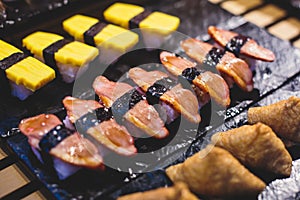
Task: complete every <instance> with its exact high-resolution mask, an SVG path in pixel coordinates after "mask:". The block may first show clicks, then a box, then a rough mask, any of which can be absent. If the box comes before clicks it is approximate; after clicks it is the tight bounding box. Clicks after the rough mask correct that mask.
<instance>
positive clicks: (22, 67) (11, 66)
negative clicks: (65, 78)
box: [0, 40, 55, 100]
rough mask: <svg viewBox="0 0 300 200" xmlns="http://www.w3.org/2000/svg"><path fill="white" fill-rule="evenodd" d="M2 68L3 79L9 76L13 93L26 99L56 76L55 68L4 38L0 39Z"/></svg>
mask: <svg viewBox="0 0 300 200" xmlns="http://www.w3.org/2000/svg"><path fill="white" fill-rule="evenodd" d="M0 68H1V71H2V74H3V77H1V79H2V80H5V79H6V78H7V80H8V81H9V84H10V87H11V93H12V95H13V96H16V97H18V98H19V99H20V100H25V99H26V98H27V97H28V96H29V95H31V94H33V93H34V92H35V91H37V90H38V89H40V88H42V87H43V86H45V85H47V84H48V83H49V82H51V81H52V80H53V79H54V78H55V71H54V70H53V69H51V68H50V67H48V66H47V65H45V64H44V63H42V62H40V61H39V60H37V59H35V58H33V57H31V56H27V55H25V54H24V53H23V52H22V51H21V50H20V49H18V48H16V47H14V46H12V45H10V44H8V43H6V42H4V41H3V40H0ZM1 88H4V86H3V85H2V86H1Z"/></svg>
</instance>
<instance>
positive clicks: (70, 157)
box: [19, 114, 102, 168]
mask: <svg viewBox="0 0 300 200" xmlns="http://www.w3.org/2000/svg"><path fill="white" fill-rule="evenodd" d="M58 125H62V123H61V122H60V120H59V119H58V118H57V117H56V116H55V115H52V114H49V115H46V114H41V115H38V116H35V117H31V118H28V119H24V120H22V121H21V123H20V125H19V128H20V131H21V132H22V133H23V134H24V135H26V136H27V137H28V141H29V144H30V145H31V146H32V147H33V148H35V149H38V150H41V149H40V146H39V142H40V141H41V139H42V138H43V136H45V135H46V134H47V133H48V132H49V131H50V130H52V129H53V128H55V127H56V126H58ZM49 154H50V155H52V156H54V157H56V158H58V159H60V160H62V161H64V162H66V163H69V164H72V165H75V166H80V167H88V168H98V167H101V166H102V157H101V156H100V154H99V152H98V150H97V148H96V147H95V146H94V145H93V144H92V143H91V142H90V141H89V140H87V139H85V138H83V137H81V136H80V135H79V134H78V133H73V134H72V135H70V136H68V137H66V138H65V139H64V140H62V141H61V142H60V143H58V144H57V145H56V146H55V147H53V148H51V150H50V151H49Z"/></svg>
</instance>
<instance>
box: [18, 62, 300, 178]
mask: <svg viewBox="0 0 300 200" xmlns="http://www.w3.org/2000/svg"><path fill="white" fill-rule="evenodd" d="M129 77H131V78H132V79H133V80H134V81H135V82H136V83H137V85H138V86H139V87H140V89H141V90H142V91H144V93H141V91H139V90H137V89H135V88H133V87H132V86H130V85H129V84H126V83H122V82H113V81H109V80H108V79H107V78H105V77H104V76H99V77H97V78H96V79H95V81H94V83H93V88H94V90H95V92H96V94H97V95H98V96H99V98H100V100H101V103H103V104H104V106H105V107H103V106H102V105H101V104H100V103H99V102H96V101H93V100H80V99H76V98H73V97H66V98H65V99H64V100H63V104H64V106H65V108H66V110H67V115H68V118H67V119H66V120H65V125H66V126H67V127H68V128H69V129H65V128H63V127H62V126H61V124H62V123H61V122H60V121H59V120H58V119H57V118H56V117H55V116H53V115H40V116H37V117H33V118H30V119H26V120H23V121H22V122H21V124H20V130H21V131H22V132H23V133H24V134H25V135H27V137H28V138H29V143H30V145H31V146H32V147H33V148H34V149H38V150H41V149H43V150H44V151H47V152H49V153H51V151H52V150H51V149H52V148H53V147H56V145H58V144H60V143H61V142H63V141H64V140H63V141H60V140H61V139H65V138H67V137H68V136H70V135H74V136H72V137H76V140H78V139H80V138H81V135H80V134H79V133H77V132H76V134H71V132H70V131H69V130H73V132H74V131H75V130H76V129H77V131H79V132H80V133H87V134H88V135H90V136H92V137H93V138H94V139H95V140H96V141H98V143H99V144H100V145H102V146H105V147H106V148H107V149H109V150H111V151H114V152H116V153H119V154H121V155H126V156H128V155H133V154H134V153H135V152H136V148H135V147H134V143H133V142H134V141H133V138H132V136H131V135H130V134H129V132H128V131H127V129H126V126H127V127H128V125H129V126H130V125H131V126H130V130H131V131H132V130H133V129H132V127H133V126H134V127H136V129H137V130H139V131H141V132H142V134H144V133H146V134H148V135H150V136H153V137H156V138H163V137H166V136H167V135H168V134H169V133H168V130H167V129H166V128H165V126H164V125H165V122H166V121H164V120H163V119H161V118H160V117H161V116H162V115H161V114H160V113H159V112H158V111H157V110H156V109H155V108H154V107H153V105H152V104H156V103H159V102H162V105H163V107H164V108H165V113H166V115H167V116H168V118H169V121H172V120H174V119H175V118H176V117H177V116H178V113H180V114H182V115H183V116H185V117H186V118H187V119H189V120H190V121H191V122H194V123H197V122H199V121H200V116H199V113H198V103H197V99H196V97H195V95H194V94H193V93H192V92H191V91H190V90H188V89H185V88H182V87H181V85H180V84H178V83H177V82H176V81H174V80H172V79H170V78H168V77H167V75H166V74H164V73H163V72H160V71H152V72H146V71H145V70H143V69H141V68H132V69H131V70H130V71H129ZM165 83H167V85H166V84H165ZM147 100H148V101H147ZM293 105H294V104H293ZM292 110H293V109H292ZM176 112H177V114H176ZM273 113H275V112H273ZM124 121H125V123H124ZM260 121H261V120H260ZM295 123H297V122H295ZM123 124H124V125H125V126H123ZM277 124H278V123H277ZM289 124H290V123H289ZM74 125H75V127H74ZM295 126H296V127H297V126H298V125H297V124H295ZM280 127H282V125H280ZM275 130H277V129H275ZM59 131H62V132H63V135H64V136H61V135H60V134H58V133H57V132H59ZM48 132H50V133H49V134H48ZM280 132H282V131H280ZM51 134H54V135H56V136H55V137H54V138H55V139H53V136H51ZM139 134H140V133H139ZM45 135H46V139H43V138H44V137H45ZM136 136H139V135H136ZM49 138H52V139H51V142H49V141H48V140H49ZM57 138H59V141H57ZM74 140H75V139H74ZM41 141H43V142H41ZM82 141H83V142H84V141H85V140H82ZM85 142H88V141H85ZM62 144H66V145H71V146H65V145H62V146H63V147H61V145H60V146H58V150H53V151H54V152H56V151H58V152H59V151H63V150H60V148H67V149H68V148H71V147H72V148H75V149H76V147H73V146H72V145H73V143H72V142H66V143H65V142H63V143H62ZM78 144H82V143H78ZM41 145H42V146H43V147H41ZM92 145H93V144H92V143H88V145H87V146H92ZM50 147H51V148H50ZM78 148H81V150H83V149H82V146H80V147H78ZM91 148H92V147H91ZM45 149H46V150H45ZM54 149H55V148H54ZM92 149H94V150H93V151H92V154H86V156H88V157H89V158H88V159H86V158H82V157H81V156H80V155H77V154H76V153H75V154H74V151H72V153H73V154H72V156H76V157H78V158H80V159H81V160H80V161H76V159H74V158H72V156H70V154H68V156H65V155H64V154H59V156H62V157H59V158H60V159H63V160H64V161H67V162H70V160H71V161H72V164H76V162H79V163H80V164H79V166H86V167H95V163H97V164H98V165H99V166H102V156H103V151H101V152H98V151H96V148H94V147H93V148H92ZM64 151H66V152H67V153H68V152H69V153H70V152H71V151H69V150H64ZM64 151H63V152H64ZM93 154H97V156H96V158H97V161H98V162H96V160H93V159H92V157H93ZM51 155H53V156H58V154H55V153H54V154H51ZM83 157H84V156H83ZM100 158H101V159H100ZM91 159H92V161H94V163H93V164H94V165H93V164H92V165H91V164H90V163H89V162H87V161H90V160H91ZM74 162H75V163H74ZM77 165H78V163H77ZM70 171H71V172H73V170H67V172H70ZM66 176H67V175H65V174H63V175H61V177H66Z"/></svg>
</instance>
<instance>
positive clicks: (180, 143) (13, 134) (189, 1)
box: [0, 0, 300, 199]
mask: <svg viewBox="0 0 300 200" xmlns="http://www.w3.org/2000/svg"><path fill="white" fill-rule="evenodd" d="M113 2H115V1H101V2H98V1H91V0H88V1H83V0H76V1H74V2H73V4H71V2H70V5H66V6H65V10H64V12H63V11H62V10H61V9H56V10H55V12H56V14H57V15H56V16H55V18H53V17H51V16H52V15H51V14H49V12H46V11H45V12H43V14H42V13H41V14H37V15H36V16H32V18H30V17H29V18H28V19H27V20H26V22H25V21H24V23H20V24H16V25H15V26H14V27H7V29H4V31H3V32H1V37H2V39H4V40H6V41H8V42H10V43H12V44H14V45H15V46H17V47H19V48H22V46H21V40H22V38H23V37H24V36H26V35H28V34H29V33H31V32H34V31H39V30H44V31H49V32H55V33H58V34H61V35H64V36H65V37H68V38H70V36H68V35H67V34H66V33H65V32H64V31H63V29H62V27H61V22H62V21H63V20H64V19H66V18H68V17H70V16H72V15H74V14H77V13H81V14H86V15H90V16H94V17H97V18H99V19H101V20H103V16H102V12H103V10H104V9H105V8H107V7H108V6H109V5H110V4H112V3H113ZM122 2H128V3H136V4H140V5H142V6H145V7H146V8H148V9H152V10H160V11H163V12H166V13H170V14H173V15H176V16H178V17H180V19H181V25H180V27H179V29H178V32H180V33H182V34H184V35H185V36H184V37H188V36H189V37H196V38H198V39H202V40H205V41H208V42H211V43H213V41H212V40H211V39H210V38H209V36H208V34H207V32H206V30H207V27H208V26H209V25H216V26H218V27H221V28H224V29H232V30H234V31H236V32H239V33H241V34H244V35H248V36H250V37H252V38H254V39H256V40H257V41H258V43H259V44H261V45H263V46H265V47H266V48H269V49H271V50H272V51H274V53H275V55H276V60H275V61H274V62H272V63H265V62H261V61H257V62H256V67H255V68H254V69H253V73H254V86H255V89H254V91H253V92H251V93H245V92H243V91H241V90H240V89H239V88H237V87H233V88H232V89H231V90H230V95H231V100H232V102H231V105H230V107H229V108H228V109H227V110H222V109H218V110H217V111H214V112H213V113H211V112H210V111H211V109H210V106H211V104H208V105H206V106H204V107H203V108H202V109H201V111H200V113H201V116H202V118H203V122H201V124H200V125H199V126H198V125H197V126H196V127H195V126H193V125H192V124H188V123H185V124H188V126H186V127H184V130H183V131H185V132H187V134H185V135H184V136H183V137H181V138H177V139H174V141H173V142H174V143H172V144H171V146H168V147H164V146H163V145H161V144H168V143H169V142H170V141H171V140H172V139H173V138H172V137H174V135H176V133H177V131H176V130H177V129H176V127H177V126H176V125H177V124H178V123H180V122H178V121H175V122H174V123H173V124H171V125H170V127H169V128H170V130H171V136H170V137H168V138H167V139H165V140H161V141H159V140H154V139H152V140H151V139H150V140H146V141H144V140H137V141H136V145H137V148H138V150H139V152H141V151H142V150H144V151H145V149H146V151H151V150H152V148H156V149H157V148H160V149H158V151H156V152H155V153H153V156H152V157H151V163H153V162H154V163H155V165H153V164H149V163H147V162H146V161H143V162H140V161H139V160H134V159H133V164H136V165H137V164H141V165H140V170H141V171H144V170H149V169H151V170H154V171H153V172H149V173H128V172H119V171H118V170H114V169H111V168H107V169H106V171H104V172H99V171H90V170H80V171H79V172H78V173H76V174H75V175H73V176H71V177H69V178H68V179H66V180H64V181H59V180H57V179H56V178H55V176H53V174H51V173H50V172H49V170H48V168H47V167H45V166H43V165H41V164H40V162H39V161H38V160H37V159H36V158H35V156H34V155H33V153H32V151H31V148H30V146H29V145H28V143H27V139H26V137H25V136H23V135H22V134H20V133H19V131H18V129H17V126H18V123H19V121H20V120H21V119H22V118H25V117H30V116H33V115H36V114H40V113H54V114H56V115H58V116H59V117H60V118H61V119H63V118H64V117H65V115H66V113H65V110H64V109H63V106H62V103H61V101H62V99H63V98H64V97H65V96H67V95H72V92H73V91H72V89H73V85H72V84H65V83H63V82H62V81H60V80H59V79H56V80H55V81H53V82H52V83H51V84H49V85H47V86H46V87H44V88H42V89H41V90H40V91H38V92H37V93H35V94H34V95H32V96H31V97H29V98H28V99H27V100H25V101H19V100H18V99H16V98H14V97H11V96H10V95H9V94H8V93H4V94H3V97H4V98H1V99H0V134H1V136H2V137H3V138H4V140H5V141H6V142H7V143H8V145H9V146H10V147H11V148H12V149H13V150H14V152H15V153H16V154H17V155H18V157H19V158H20V159H21V160H22V161H23V162H24V163H25V164H26V165H27V167H28V168H29V169H30V171H32V172H33V173H34V174H35V175H36V177H37V178H38V179H39V180H40V181H41V182H42V183H43V184H44V185H45V186H46V187H47V189H48V190H49V191H50V192H51V193H52V194H53V196H54V197H55V198H57V199H71V198H75V199H115V198H116V197H117V196H119V195H121V194H125V193H131V192H134V191H144V190H148V189H153V188H157V187H160V186H165V185H171V184H172V183H171V182H170V180H169V179H168V178H167V177H166V176H165V174H164V167H165V166H167V165H169V164H171V163H173V164H174V163H178V162H182V161H183V160H184V159H186V158H187V157H188V156H190V155H192V154H194V153H195V152H197V151H199V150H200V149H202V148H203V147H204V146H205V145H206V144H207V142H209V138H210V136H211V134H212V133H214V132H216V131H218V130H227V129H229V128H233V127H238V126H241V125H243V124H245V123H247V121H246V118H245V116H246V115H245V113H246V111H247V109H248V108H249V107H251V106H254V105H265V104H267V103H270V101H271V100H272V101H277V100H279V99H285V98H288V97H289V96H290V95H293V94H295V95H298V96H299V93H298V92H297V91H298V89H299V84H298V82H299V74H300V69H299V67H298V66H299V64H300V51H299V50H298V49H295V48H293V47H292V46H291V45H290V43H289V42H285V41H282V40H280V39H278V38H276V37H274V36H272V35H270V34H269V33H267V32H266V31H265V30H264V29H262V28H259V27H257V26H255V25H253V24H251V23H247V22H245V21H244V20H243V19H242V18H241V17H237V16H233V15H231V14H229V13H228V12H226V11H224V10H222V9H221V8H219V7H218V6H216V5H213V4H211V3H209V2H207V1H206V0H197V1H194V0H179V1H175V0H166V1H162V2H153V1H132V0H131V1H122ZM41 15H45V16H46V18H45V19H47V23H45V21H44V20H41V19H40V16H41ZM184 37H183V38H184ZM178 43H179V41H178V38H176V37H171V38H169V39H168V41H167V42H166V43H165V44H164V45H165V46H168V48H171V49H173V50H174V52H176V53H178V54H181V55H184V53H183V52H182V51H181V50H180V49H179V48H178ZM139 45H142V41H140V44H139ZM160 51H161V49H157V50H151V51H149V50H146V49H140V50H137V51H133V52H129V53H127V54H125V55H124V56H122V57H121V58H120V59H119V60H117V61H116V62H114V63H112V64H111V65H110V66H109V67H108V68H107V69H106V70H101V66H102V64H101V63H98V62H97V61H95V62H94V63H93V64H92V66H91V67H90V69H89V70H88V71H87V73H86V74H88V75H89V76H85V75H86V74H84V75H83V76H82V77H80V78H79V81H85V82H86V83H87V85H90V84H91V83H92V81H93V79H91V78H90V74H93V75H94V77H95V76H96V75H100V74H104V75H106V76H107V77H108V78H110V79H112V80H118V79H119V77H120V76H122V75H124V73H125V72H126V71H127V70H129V69H130V68H131V67H134V66H138V65H141V64H147V63H159V60H158V55H159V52H160ZM152 67H153V66H152ZM154 67H155V66H154ZM99 69H100V70H99ZM86 77H89V78H90V79H87V78H86ZM284 88H294V89H287V90H288V91H291V92H285V91H286V90H283V89H284ZM89 90H90V88H89V87H87V88H85V89H83V91H81V92H79V93H77V94H76V95H77V96H81V97H83V96H84V97H86V96H88V98H94V96H89V95H88V94H89ZM270 99H271V100H270ZM211 116H216V117H218V118H219V119H222V120H218V121H216V122H215V121H214V122H211V121H210V117H211ZM223 122H224V123H223ZM189 125H190V126H189ZM294 158H295V159H296V158H298V157H297V156H295V157H294ZM119 159H127V158H119ZM291 195H293V194H291Z"/></svg>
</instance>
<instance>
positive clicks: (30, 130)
mask: <svg viewBox="0 0 300 200" xmlns="http://www.w3.org/2000/svg"><path fill="white" fill-rule="evenodd" d="M58 125H62V123H61V121H60V120H59V119H58V118H57V117H56V116H55V115H47V114H41V115H37V116H34V117H30V118H27V119H23V120H22V121H21V122H20V124H19V129H20V131H21V132H22V133H23V134H24V135H25V136H26V137H27V138H28V143H29V144H30V146H32V147H34V148H36V149H39V142H40V140H41V139H42V138H43V136H44V135H45V134H47V133H48V132H49V131H50V130H52V129H53V128H55V127H56V126H58Z"/></svg>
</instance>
